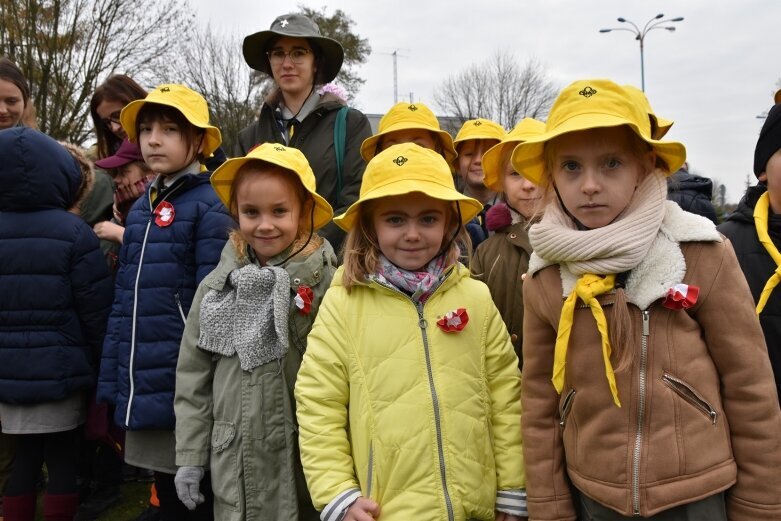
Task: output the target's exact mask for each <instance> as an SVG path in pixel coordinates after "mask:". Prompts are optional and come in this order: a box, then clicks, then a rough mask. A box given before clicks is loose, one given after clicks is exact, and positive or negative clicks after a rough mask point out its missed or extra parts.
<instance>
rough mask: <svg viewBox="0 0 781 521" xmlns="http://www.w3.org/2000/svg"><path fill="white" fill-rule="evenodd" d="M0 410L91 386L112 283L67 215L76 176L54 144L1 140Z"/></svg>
mask: <svg viewBox="0 0 781 521" xmlns="http://www.w3.org/2000/svg"><path fill="white" fill-rule="evenodd" d="M0 157H2V160H0V186H2V187H3V188H2V191H0V402H4V403H17V404H25V403H43V402H48V401H56V400H61V399H64V398H67V397H68V396H71V395H73V394H74V393H76V392H80V391H86V390H88V389H90V388H91V387H92V386H93V385H94V384H95V374H96V370H97V362H98V360H99V358H100V349H101V346H102V344H103V336H104V334H105V329H106V318H107V316H108V311H109V308H110V306H111V296H112V287H111V277H110V275H109V273H108V268H107V267H106V263H105V261H104V260H103V255H102V253H101V251H100V246H99V242H98V238H97V237H96V236H95V233H94V232H93V231H92V229H91V228H90V226H89V225H88V224H86V223H85V222H84V221H83V220H82V219H81V218H80V217H78V216H77V215H74V214H72V213H69V212H68V211H67V210H66V209H67V208H70V207H71V206H73V204H74V202H75V198H76V196H77V192H78V189H79V187H80V185H81V181H82V174H81V170H80V169H79V166H78V164H77V163H76V162H75V160H74V159H73V157H71V155H70V154H69V153H68V152H67V151H66V150H65V149H64V148H63V147H62V146H61V145H60V144H59V143H57V142H56V141H54V140H53V139H51V138H49V137H48V136H46V135H44V134H42V133H40V132H38V131H36V130H32V129H29V128H21V127H20V128H12V129H8V130H3V131H0Z"/></svg>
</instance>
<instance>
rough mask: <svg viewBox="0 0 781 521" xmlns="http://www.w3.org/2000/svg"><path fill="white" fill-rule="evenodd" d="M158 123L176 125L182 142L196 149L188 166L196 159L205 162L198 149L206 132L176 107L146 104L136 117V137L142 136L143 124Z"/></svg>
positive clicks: (189, 147)
mask: <svg viewBox="0 0 781 521" xmlns="http://www.w3.org/2000/svg"><path fill="white" fill-rule="evenodd" d="M158 121H159V122H165V121H169V122H171V123H175V124H176V125H177V126H178V127H179V132H180V133H181V136H182V141H184V143H185V145H186V146H187V148H188V149H193V148H195V149H196V150H195V156H194V157H192V158H188V164H189V162H192V161H194V160H196V159H197V160H199V161H201V162H203V161H204V159H205V158H204V157H203V154H202V153H201V152H200V151H198V150H197V149H198V148H199V147H200V145H201V143H203V138H204V136H205V134H206V131H205V130H204V129H202V128H200V127H196V126H195V125H193V124H192V123H190V120H188V119H187V118H186V117H185V116H184V114H182V113H181V111H179V110H178V109H176V108H174V107H170V106H168V105H160V104H158V103H145V104H144V105H143V106H142V107H141V109H140V110H139V111H138V115H137V116H136V123H135V125H136V136H140V135H141V132H140V131H139V129H140V127H141V125H142V124H150V123H155V122H158ZM185 166H186V165H185Z"/></svg>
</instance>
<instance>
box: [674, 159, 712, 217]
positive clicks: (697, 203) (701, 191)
mask: <svg viewBox="0 0 781 521" xmlns="http://www.w3.org/2000/svg"><path fill="white" fill-rule="evenodd" d="M712 197H713V182H712V181H711V180H710V179H708V178H707V177H701V176H698V175H694V174H690V173H689V172H687V171H685V170H678V171H677V172H675V173H674V174H673V175H671V176H670V177H669V178H668V179H667V199H669V200H670V201H675V202H676V203H678V206H680V207H681V208H683V209H684V210H686V211H687V212H691V213H696V214H697V215H702V216H703V217H706V218H708V219H710V220H711V221H713V224H719V220H718V218H717V217H716V209H715V208H714V207H713V203H712V202H711V198H712Z"/></svg>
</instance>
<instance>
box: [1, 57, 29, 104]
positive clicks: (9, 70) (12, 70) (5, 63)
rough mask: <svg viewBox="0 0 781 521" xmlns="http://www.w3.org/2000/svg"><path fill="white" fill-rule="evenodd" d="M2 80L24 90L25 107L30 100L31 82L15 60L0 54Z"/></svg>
mask: <svg viewBox="0 0 781 521" xmlns="http://www.w3.org/2000/svg"><path fill="white" fill-rule="evenodd" d="M0 80H5V81H8V82H11V83H13V84H14V85H16V87H17V88H18V89H19V90H20V91H21V92H22V99H23V100H24V105H25V107H26V106H27V104H28V103H29V102H30V84H29V83H28V82H27V78H25V77H24V73H23V72H22V70H21V69H20V68H19V67H17V66H16V64H15V63H14V62H12V61H11V60H9V59H8V58H6V57H5V56H0Z"/></svg>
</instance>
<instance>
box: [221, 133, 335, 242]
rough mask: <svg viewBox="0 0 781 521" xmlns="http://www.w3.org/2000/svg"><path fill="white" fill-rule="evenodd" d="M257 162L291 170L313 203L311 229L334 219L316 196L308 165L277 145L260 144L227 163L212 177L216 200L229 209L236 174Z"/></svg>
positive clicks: (296, 152)
mask: <svg viewBox="0 0 781 521" xmlns="http://www.w3.org/2000/svg"><path fill="white" fill-rule="evenodd" d="M253 159H260V160H262V161H265V162H267V163H271V164H274V165H277V166H279V167H282V168H284V169H285V170H290V171H291V172H293V173H294V174H296V175H297V176H298V178H299V179H300V180H301V184H302V185H304V188H306V191H307V192H309V194H310V195H311V196H312V199H313V200H314V203H315V215H314V229H315V230H317V229H319V228H322V227H323V226H325V225H326V224H328V223H329V222H330V221H331V219H332V218H333V216H334V211H333V209H332V208H331V205H330V204H328V201H326V200H325V199H324V198H323V197H321V196H320V195H319V194H318V193H317V186H316V184H315V174H314V172H312V167H310V166H309V161H307V160H306V157H305V156H304V154H303V153H301V151H300V150H298V149H296V148H290V147H286V146H282V145H279V144H277V143H263V144H262V145H260V146H257V147H255V148H253V149H252V150H250V152H249V153H248V154H247V155H246V156H244V157H237V158H234V159H228V160H227V161H226V162H224V163H223V164H222V165H220V166H219V167H218V168H217V170H215V171H214V173H213V174H212V176H211V183H212V186H213V187H214V191H215V192H217V196H218V197H219V198H220V200H221V201H222V204H224V205H225V207H226V208H229V207H230V197H231V185H232V184H233V179H235V177H236V172H238V171H239V169H240V168H241V167H242V166H244V164H245V163H247V162H248V161H252V160H253Z"/></svg>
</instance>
